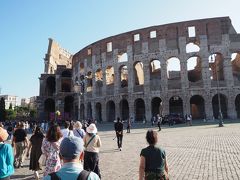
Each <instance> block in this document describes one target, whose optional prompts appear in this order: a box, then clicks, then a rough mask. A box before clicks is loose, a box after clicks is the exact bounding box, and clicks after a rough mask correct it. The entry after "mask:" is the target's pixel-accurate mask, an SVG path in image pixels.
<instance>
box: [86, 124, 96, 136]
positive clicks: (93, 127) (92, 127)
mask: <svg viewBox="0 0 240 180" xmlns="http://www.w3.org/2000/svg"><path fill="white" fill-rule="evenodd" d="M87 132H88V133H93V134H95V133H97V127H96V125H95V124H93V123H92V124H90V125H89V126H88V127H87Z"/></svg>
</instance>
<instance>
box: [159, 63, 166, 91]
mask: <svg viewBox="0 0 240 180" xmlns="http://www.w3.org/2000/svg"><path fill="white" fill-rule="evenodd" d="M160 62H161V88H160V90H161V91H162V93H163V94H164V93H165V92H167V91H168V78H167V64H166V61H165V59H160Z"/></svg>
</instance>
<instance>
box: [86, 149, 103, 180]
mask: <svg viewBox="0 0 240 180" xmlns="http://www.w3.org/2000/svg"><path fill="white" fill-rule="evenodd" d="M98 163H99V156H98V153H96V152H88V151H85V152H84V163H83V169H85V170H87V171H93V172H95V173H96V174H97V175H98V176H99V177H100V178H101V174H100V169H99V166H98Z"/></svg>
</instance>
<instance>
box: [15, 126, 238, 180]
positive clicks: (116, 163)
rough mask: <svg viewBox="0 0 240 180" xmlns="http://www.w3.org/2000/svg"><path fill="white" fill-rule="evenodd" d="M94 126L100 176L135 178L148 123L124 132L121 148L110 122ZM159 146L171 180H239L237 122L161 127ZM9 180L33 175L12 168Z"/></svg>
mask: <svg viewBox="0 0 240 180" xmlns="http://www.w3.org/2000/svg"><path fill="white" fill-rule="evenodd" d="M97 126H98V127H99V130H100V131H99V134H100V137H101V140H102V144H103V147H102V148H101V152H100V169H101V174H102V179H103V180H137V179H138V166H139V154H140V151H141V149H142V148H144V147H146V146H147V143H146V140H145V134H146V130H147V129H148V128H149V127H150V126H148V125H142V124H137V125H135V129H132V130H131V133H130V134H127V133H125V134H124V138H123V150H122V151H118V150H117V143H116V139H115V140H113V138H114V137H115V135H114V132H113V127H112V126H113V125H112V124H104V125H102V124H101V125H97ZM103 126H104V127H103ZM143 126H144V127H143ZM156 130H157V128H156ZM159 145H160V146H162V147H163V148H164V149H165V150H166V153H167V160H168V164H169V174H170V179H171V180H172V179H174V180H175V179H176V180H197V179H204V180H205V179H208V180H235V179H236V180H237V179H240V124H239V123H231V124H225V126H224V127H221V128H219V127H218V126H217V125H216V124H210V125H193V126H188V127H186V126H185V125H179V126H173V127H170V128H169V127H167V126H164V127H163V128H162V131H160V132H159ZM25 164H28V160H27V161H26V162H25ZM41 175H42V172H41ZM11 179H33V175H32V172H31V171H30V170H28V167H27V165H26V166H24V168H21V169H16V172H15V174H14V175H13V176H12V178H11Z"/></svg>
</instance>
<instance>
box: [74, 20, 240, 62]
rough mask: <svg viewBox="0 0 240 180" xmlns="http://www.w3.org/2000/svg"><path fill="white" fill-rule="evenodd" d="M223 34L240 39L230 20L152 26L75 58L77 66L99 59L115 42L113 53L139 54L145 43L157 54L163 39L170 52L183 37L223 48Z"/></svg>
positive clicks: (85, 50) (93, 46) (95, 46)
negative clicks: (192, 29)
mask: <svg viewBox="0 0 240 180" xmlns="http://www.w3.org/2000/svg"><path fill="white" fill-rule="evenodd" d="M192 26H194V27H195V37H194V38H192V37H189V34H188V27H192ZM151 31H156V38H150V32H151ZM135 34H139V35H140V40H139V41H134V35H135ZM223 34H230V35H231V37H233V36H234V38H236V37H238V38H240V36H239V34H237V32H236V31H235V29H234V27H233V26H232V24H231V20H230V18H229V17H219V18H210V19H199V20H193V21H185V22H178V23H172V24H165V25H159V26H151V27H147V28H143V29H137V30H134V31H130V32H126V33H123V34H119V35H116V36H111V37H108V38H105V39H102V40H99V41H97V42H95V43H92V44H90V45H89V46H87V47H85V48H83V49H82V50H80V51H79V52H78V53H76V54H75V55H74V57H73V63H74V61H75V60H79V59H85V58H89V55H96V56H99V54H101V53H103V52H107V43H109V42H112V50H114V49H118V53H121V52H126V51H127V46H128V45H132V46H133V47H134V49H135V51H138V49H139V50H140V49H141V46H142V44H141V43H142V42H148V44H149V49H150V51H151V47H153V50H152V51H153V52H157V51H159V49H160V47H159V40H161V39H165V41H166V49H177V48H178V38H179V37H186V42H196V41H199V39H200V36H201V35H205V36H206V37H207V39H208V45H219V44H221V43H222V35H223ZM156 47H157V48H156ZM154 48H155V49H154ZM89 50H91V53H89ZM107 54H108V53H107Z"/></svg>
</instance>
